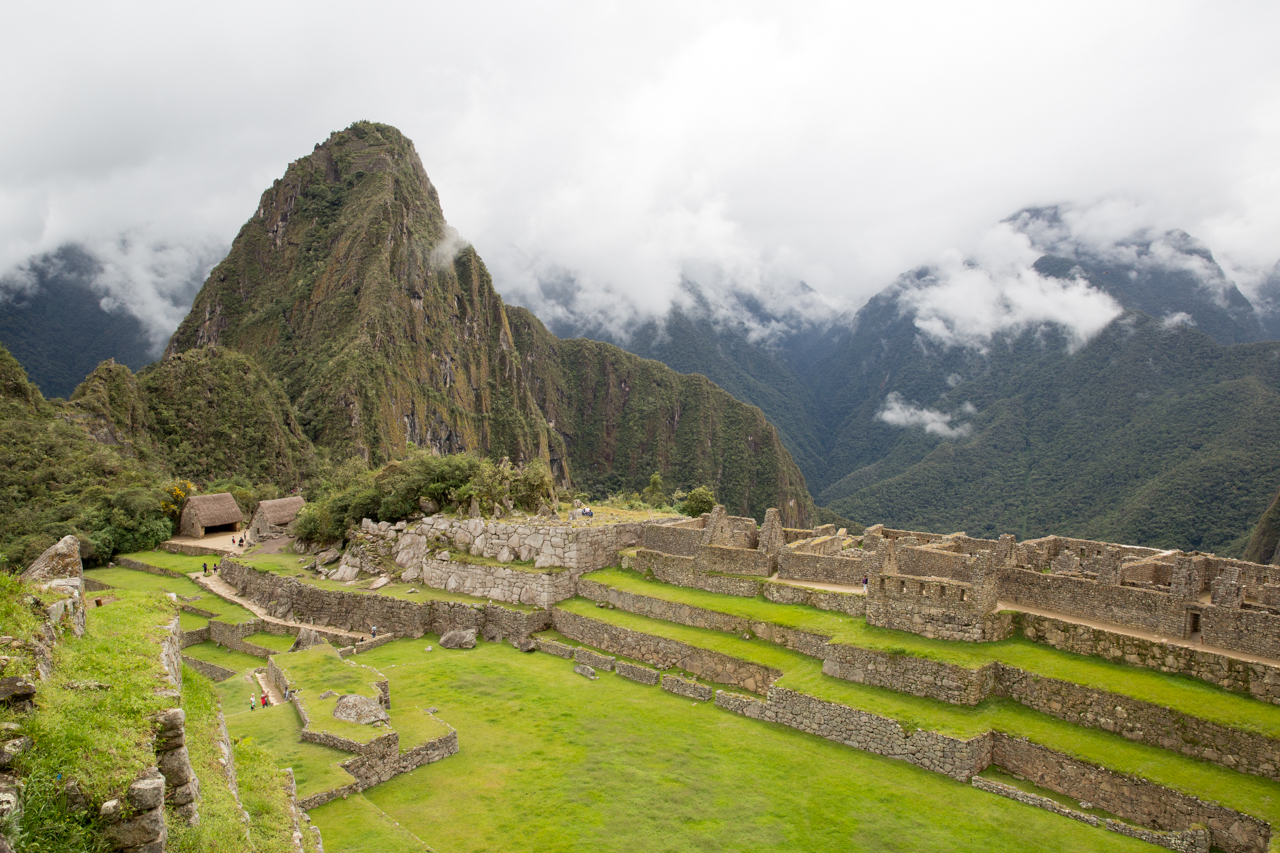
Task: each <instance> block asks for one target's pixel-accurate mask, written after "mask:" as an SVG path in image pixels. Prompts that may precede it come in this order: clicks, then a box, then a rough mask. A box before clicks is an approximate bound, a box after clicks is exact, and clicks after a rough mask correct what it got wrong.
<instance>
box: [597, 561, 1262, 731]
mask: <svg viewBox="0 0 1280 853" xmlns="http://www.w3.org/2000/svg"><path fill="white" fill-rule="evenodd" d="M586 578H587V579H588V580H594V581H598V582H600V583H604V584H607V585H609V586H611V587H614V588H616V589H619V590H624V591H626V592H633V593H636V594H639V595H646V596H649V597H651V598H658V599H662V600H664V601H674V602H680V603H683V604H689V605H692V606H694V607H701V608H705V609H707V610H714V611H717V612H720V613H728V614H730V615H733V616H739V617H743V618H747V619H754V620H758V621H761V622H771V623H773V624H775V625H783V626H786V627H789V628H796V629H799V630H803V631H810V632H812V633H815V634H820V635H823V636H828V637H832V638H833V642H836V643H843V644H847V645H851V646H859V647H861V648H868V649H879V650H882V651H886V650H893V651H905V652H906V653H907V654H910V655H914V656H916V657H922V658H927V659H929V660H936V661H941V662H943V663H949V664H955V665H957V666H963V667H966V668H971V669H972V668H977V667H979V666H982V665H984V664H987V663H990V662H992V661H1000V662H1001V663H1006V664H1009V665H1010V666H1016V667H1020V668H1021V669H1024V670H1026V671H1028V672H1032V673H1035V674H1037V675H1042V676H1045V677H1047V678H1058V679H1062V680H1064V681H1071V682H1074V683H1076V684H1082V685H1085V686H1087V687H1094V688H1097V689H1099V690H1108V691H1111V692H1114V693H1119V694H1122V695H1124V696H1132V697H1133V698H1135V699H1141V700H1142V701H1144V702H1151V703H1153V704H1156V705H1164V706H1166V707H1169V708H1173V709H1174V710H1177V711H1181V712H1183V713H1185V714H1189V715H1191V716H1194V717H1200V718H1202V719H1206V720H1212V721H1214V722H1218V723H1222V724H1223V725H1227V726H1233V727H1235V728H1238V729H1243V730H1245V731H1254V732H1258V733H1260V734H1264V735H1267V736H1269V737H1275V738H1280V706H1278V705H1270V704H1264V703H1262V702H1258V701H1257V700H1255V699H1251V698H1249V697H1247V696H1242V695H1240V694H1238V693H1231V692H1229V691H1226V690H1222V689H1221V688H1218V687H1214V686H1213V685H1211V684H1207V683H1206V682H1203V681H1200V680H1199V679H1194V678H1184V677H1181V676H1176V675H1170V674H1167V673H1162V672H1154V671H1152V670H1147V669H1139V668H1137V667H1132V666H1125V665H1124V664H1118V663H1111V662H1109V661H1104V660H1101V659H1099V658H1095V657H1088V656H1085V655H1076V654H1071V653H1070V652H1064V651H1059V650H1058V649H1052V648H1049V647H1048V646H1044V645H1040V644H1038V643H1032V642H1029V641H1027V640H1023V639H1010V640H1005V641H1003V642H999V643H959V642H950V641H947V640H930V639H928V638H925V637H921V636H919V635H918V634H912V633H910V632H907V631H894V630H891V629H888V628H876V627H873V626H870V625H868V624H867V621H866V619H863V618H859V617H853V616H846V615H844V614H842V613H834V612H831V611H826V610H817V609H816V608H812V607H805V606H802V605H794V604H776V603H774V602H771V601H765V600H763V599H758V598H739V597H737V596H732V595H718V594H716V593H712V592H703V591H702V590H696V589H685V588H683V587H676V586H671V585H669V584H664V583H661V582H658V581H651V580H646V579H644V578H643V577H641V576H640V575H638V574H637V573H635V572H630V571H626V570H622V569H605V570H603V571H599V572H593V573H591V574H589V575H586ZM595 612H596V613H597V614H598V613H599V611H595Z"/></svg>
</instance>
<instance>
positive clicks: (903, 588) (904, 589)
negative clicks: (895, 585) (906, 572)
mask: <svg viewBox="0 0 1280 853" xmlns="http://www.w3.org/2000/svg"><path fill="white" fill-rule="evenodd" d="M906 591H907V582H906V581H903V582H902V588H901V589H899V590H898V592H906Z"/></svg>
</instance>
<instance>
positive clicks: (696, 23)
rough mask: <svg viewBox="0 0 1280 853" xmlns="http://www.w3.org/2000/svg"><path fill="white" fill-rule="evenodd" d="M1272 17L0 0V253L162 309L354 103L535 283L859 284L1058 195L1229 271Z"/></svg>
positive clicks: (822, 289) (822, 287)
mask: <svg viewBox="0 0 1280 853" xmlns="http://www.w3.org/2000/svg"><path fill="white" fill-rule="evenodd" d="M1277 33H1280V4H1276V3H1274V2H1256V3H1253V2H1231V3H1223V2H1215V3H1180V2H1170V0H1160V2H1114V0H1112V2H1106V3H1092V2H1082V0H1072V2H1069V3H1044V2H1039V3H1027V2H1016V3H964V4H961V3H954V2H942V3H909V2H895V3H874V4H872V3H861V4H851V3H848V2H843V3H830V4H823V3H807V4H781V3H777V2H773V3H755V4H753V3H745V2H731V3H711V2H705V3H689V2H680V3H663V2H646V3H606V2H598V0H591V2H582V3H530V2H519V3H508V4H500V5H499V4H479V3H458V2H451V3H448V4H431V3H421V2H415V3H406V4H403V5H391V4H376V3H368V4H352V3H342V4H336V3H335V4H329V3H317V2H308V3H285V2H269V3H262V2H257V3H226V2H223V3H207V4H199V5H194V4H178V3H172V2H165V3H155V4H147V3H137V2H130V3H123V4H102V3H78V4H77V3H62V4H36V3H27V4H21V5H19V4H9V5H8V6H7V7H6V10H5V27H4V34H3V37H2V38H3V50H0V74H2V75H3V80H4V83H3V86H4V89H3V91H4V97H3V99H0V115H3V127H4V132H3V133H2V134H0V276H4V275H7V279H6V280H7V282H8V286H9V287H14V286H20V285H21V283H22V280H23V278H22V275H21V265H22V263H23V262H24V261H25V260H26V259H27V258H29V257H31V256H32V255H34V254H39V253H42V252H46V251H50V250H52V249H54V248H56V247H57V246H59V245H61V244H63V243H66V242H78V243H82V244H84V245H86V246H87V247H89V248H90V249H91V250H93V251H95V252H96V253H98V254H99V256H100V257H101V258H102V259H103V260H104V263H106V265H107V268H108V269H107V273H106V275H105V277H104V282H105V283H104V285H103V286H104V288H106V289H107V290H109V291H110V293H112V294H114V296H115V298H117V299H118V300H121V301H123V302H124V303H126V304H129V305H131V306H132V307H133V310H135V312H136V313H139V314H140V315H141V316H143V317H144V318H145V319H147V320H148V321H149V322H150V323H151V324H152V326H153V327H154V328H155V330H156V332H157V334H161V333H163V334H167V332H165V331H164V327H165V326H166V325H167V324H176V322H177V320H178V319H179V318H180V316H181V313H182V312H181V310H180V307H175V306H173V305H172V304H171V303H172V301H173V298H174V297H173V294H175V293H178V292H180V291H181V290H182V287H183V285H184V282H185V278H186V277H188V276H189V275H190V272H191V270H193V269H205V268H207V265H208V264H209V263H211V262H212V261H216V260H217V259H218V258H217V254H218V252H219V251H221V250H223V249H225V247H226V246H227V245H228V244H229V243H230V241H231V239H232V238H233V237H234V236H235V234H236V232H237V230H238V229H239V227H240V226H241V224H243V223H244V221H245V220H246V219H248V217H249V216H250V215H251V214H252V213H253V211H254V209H255V207H256V205H257V200H258V197H259V195H260V194H261V192H262V191H263V190H264V189H265V188H266V187H267V186H268V185H269V184H270V182H271V181H272V180H273V179H275V178H276V177H279V176H280V175H281V174H282V173H283V171H284V169H285V167H286V165H287V164H288V162H289V161H290V160H293V159H295V158H297V157H299V156H302V155H304V154H307V153H309V152H310V151H311V149H312V146H313V145H314V144H315V143H317V142H319V141H321V140H323V139H324V138H325V137H326V136H327V135H328V134H329V132H331V131H333V130H336V129H340V128H342V127H345V126H347V125H348V124H350V123H351V122H352V121H355V120H357V119H370V120H374V121H381V122H387V123H390V124H394V125H396V126H397V127H399V128H400V129H401V130H403V131H404V132H405V133H406V134H407V135H408V136H409V137H410V138H412V139H413V140H414V142H415V144H416V146H417V149H418V152H419V154H420V155H421V157H422V160H423V163H424V164H425V166H426V169H427V172H428V174H429V175H430V176H431V179H432V181H433V182H434V183H435V185H436V186H437V188H438V189H439V191H440V197H441V200H442V203H443V206H444V211H445V215H446V217H447V218H448V220H449V221H450V223H451V224H452V225H454V226H455V227H456V228H457V229H458V230H459V231H460V232H461V234H462V235H463V236H464V237H465V238H466V239H467V240H469V241H471V242H472V243H473V244H474V245H475V246H476V248H477V249H478V250H479V252H480V254H481V256H482V257H483V258H484V259H485V260H486V262H487V263H488V264H489V266H490V268H491V270H492V271H493V273H494V277H495V281H496V283H497V286H498V289H499V291H500V292H502V293H503V294H504V296H505V297H507V298H508V299H509V300H511V301H515V302H523V303H526V304H531V305H532V306H533V307H535V308H537V306H538V303H539V297H538V289H537V284H536V282H537V281H538V280H539V278H546V277H548V276H557V275H559V276H564V275H569V276H572V277H574V278H575V279H576V280H577V281H578V282H579V283H580V284H582V285H584V286H585V288H586V291H585V295H584V296H583V299H584V300H586V301H587V302H588V303H589V304H598V305H600V306H603V309H604V310H609V311H615V312H620V313H621V314H623V315H626V314H628V312H637V313H641V314H643V313H646V312H653V311H660V310H662V309H663V308H665V306H666V305H667V303H668V302H669V300H670V299H671V298H672V296H673V294H674V293H676V291H677V288H678V286H679V281H680V277H681V275H682V274H684V275H692V276H694V277H696V278H698V279H699V280H700V281H702V282H704V283H709V284H712V285H715V284H717V283H722V282H732V283H735V284H737V285H739V286H744V287H747V288H750V289H753V290H760V291H765V292H767V291H769V290H770V289H771V288H773V287H775V286H777V285H778V283H780V282H794V281H796V280H804V281H807V282H808V283H809V284H810V285H811V286H812V287H814V288H815V289H817V290H818V291H819V293H820V294H822V295H823V296H824V297H826V298H827V299H829V300H830V301H832V302H833V303H835V304H837V305H848V306H855V307H856V306H857V305H858V304H860V303H861V302H862V301H864V300H865V299H866V298H867V297H868V296H870V295H871V294H873V293H874V292H876V291H878V290H880V289H881V288H883V287H884V286H885V285H886V284H888V283H889V282H891V281H892V280H893V279H894V277H895V276H896V275H897V274H898V273H900V272H902V271H904V270H906V269H908V268H911V267H914V266H916V265H919V264H921V263H926V262H932V261H935V260H937V259H944V261H945V259H951V261H950V262H951V263H953V264H955V263H956V260H955V259H957V258H963V257H967V256H968V253H970V252H971V251H979V252H980V251H982V247H983V246H990V245H991V244H992V241H993V238H992V235H991V229H992V226H993V225H994V224H995V223H997V222H998V221H999V220H1000V219H1002V218H1004V217H1006V216H1008V215H1010V214H1012V213H1014V212H1015V211H1017V210H1019V209H1020V208H1022V207H1024V206H1028V205H1045V204H1054V203H1067V204H1070V205H1073V206H1075V208H1076V209H1079V210H1086V211H1087V210H1099V209H1101V210H1106V211H1112V212H1115V211H1120V214H1118V215H1117V216H1111V217H1110V218H1109V219H1108V218H1107V217H1103V218H1104V219H1107V221H1109V222H1110V223H1111V226H1112V228H1113V230H1114V228H1116V227H1120V225H1123V227H1125V228H1133V229H1141V228H1155V229H1165V228H1173V227H1177V228H1183V229H1185V230H1187V231H1189V232H1191V233H1192V234H1193V235H1195V236H1197V237H1199V238H1200V239H1201V240H1203V241H1204V242H1205V243H1206V244H1208V245H1209V246H1210V247H1211V248H1212V249H1213V251H1214V252H1215V254H1216V255H1217V256H1218V257H1219V259H1220V260H1223V261H1225V262H1227V264H1228V265H1229V267H1230V270H1229V271H1230V272H1231V273H1232V275H1234V276H1236V277H1237V279H1238V280H1239V281H1240V282H1241V284H1242V285H1243V286H1245V287H1246V289H1247V287H1248V286H1249V284H1250V282H1251V281H1252V280H1253V278H1254V277H1256V275H1257V273H1258V271H1260V270H1264V269H1267V268H1270V267H1271V266H1272V265H1274V264H1275V263H1276V261H1277V260H1278V259H1280V50H1277V48H1276V38H1275V37H1276V34H1277ZM1084 218H1085V219H1088V217H1084ZM1097 220H1098V217H1096V216H1095V217H1093V218H1092V220H1091V221H1097ZM1117 222H1119V225H1117ZM1001 240H1004V242H1008V241H1007V239H1004V238H1001V239H997V240H995V242H996V243H1000V242H1001ZM1018 251H1019V252H1021V253H1022V254H1027V252H1026V248H1025V246H1024V247H1021V248H1019V249H1018ZM1015 254H1016V253H1015ZM944 266H945V263H944ZM1021 275H1022V272H1021V271H1017V270H1015V271H1014V272H1013V273H1012V276H1013V278H1012V279H1011V280H1013V281H1019V280H1020V278H1019V277H1020V276H1021ZM1019 286H1020V285H1019ZM1028 286H1029V287H1031V288H1032V289H1033V291H1034V289H1035V288H1037V287H1040V288H1042V287H1043V285H1042V283H1040V282H1030V283H1029V285H1028ZM1069 295H1070V294H1068V296H1069ZM1051 296H1053V295H1051ZM1054 298H1056V297H1054ZM1084 298H1086V299H1089V298H1093V297H1091V296H1090V295H1088V294H1085V295H1084ZM166 300H168V302H166ZM166 304H168V307H166ZM170 328H171V325H170Z"/></svg>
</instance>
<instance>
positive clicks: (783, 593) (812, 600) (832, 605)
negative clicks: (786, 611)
mask: <svg viewBox="0 0 1280 853" xmlns="http://www.w3.org/2000/svg"><path fill="white" fill-rule="evenodd" d="M858 582H859V583H861V582H862V581H861V580H859V581H858ZM763 587H764V597H765V598H767V599H768V600H769V601H775V602H777V603H778V604H805V605H808V606H809V607H816V608H817V609H818V610H834V611H836V612H838V613H847V614H849V615H850V616H866V615H867V597H866V596H865V595H861V594H859V593H854V592H835V591H833V590H825V589H809V588H806V587H802V586H792V585H791V584H786V583H777V582H775V581H766V582H765V583H764V584H763Z"/></svg>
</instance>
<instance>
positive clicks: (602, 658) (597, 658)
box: [573, 647, 618, 672]
mask: <svg viewBox="0 0 1280 853" xmlns="http://www.w3.org/2000/svg"><path fill="white" fill-rule="evenodd" d="M573 659H574V661H575V662H576V663H581V664H585V665H587V666H589V667H592V668H593V669H601V670H604V671H605V672H613V665H614V664H615V663H617V660H618V659H617V658H612V657H609V656H608V655H602V654H600V653H599V652H593V651H591V649H584V648H581V647H579V648H576V649H574V650H573Z"/></svg>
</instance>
